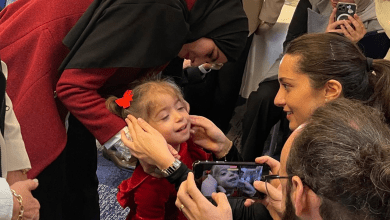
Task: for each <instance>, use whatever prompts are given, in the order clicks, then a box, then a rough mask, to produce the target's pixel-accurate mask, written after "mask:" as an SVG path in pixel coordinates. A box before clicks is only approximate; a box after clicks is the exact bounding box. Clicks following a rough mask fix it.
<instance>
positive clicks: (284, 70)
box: [275, 33, 390, 130]
mask: <svg viewBox="0 0 390 220" xmlns="http://www.w3.org/2000/svg"><path fill="white" fill-rule="evenodd" d="M278 78H279V83H280V88H279V91H278V93H277V95H276V97H275V105H277V106H280V107H283V110H284V111H285V112H287V119H288V120H289V121H290V129H291V130H294V129H296V128H297V127H298V126H299V125H300V124H302V123H303V122H305V121H306V120H307V119H308V118H309V117H310V115H311V113H312V112H313V111H314V110H315V109H316V108H317V107H319V106H322V105H323V104H324V103H325V102H327V101H331V100H333V99H336V98H338V97H344V98H348V99H357V100H360V101H363V102H364V103H366V104H368V105H373V106H375V107H378V108H379V109H381V110H382V111H383V112H384V114H385V116H386V118H387V122H388V123H389V122H390V104H389V102H390V87H389V86H390V84H389V82H390V61H386V60H381V59H375V60H373V59H371V58H367V57H365V56H364V55H363V53H362V52H361V50H360V49H359V47H358V46H357V45H356V44H354V43H352V42H351V41H350V40H348V39H347V38H345V37H343V36H339V35H338V34H333V33H325V34H307V35H304V36H302V37H299V38H297V39H295V40H293V41H292V42H291V43H290V45H289V46H288V47H287V49H286V54H285V55H284V58H283V60H282V62H281V64H280V69H279V76H278Z"/></svg>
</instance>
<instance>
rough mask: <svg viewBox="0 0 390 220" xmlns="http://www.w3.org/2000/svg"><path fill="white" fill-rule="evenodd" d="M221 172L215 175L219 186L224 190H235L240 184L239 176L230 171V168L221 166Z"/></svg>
mask: <svg viewBox="0 0 390 220" xmlns="http://www.w3.org/2000/svg"><path fill="white" fill-rule="evenodd" d="M220 167H221V168H220V170H219V172H218V173H217V174H214V175H215V177H214V178H215V179H216V180H217V182H218V185H220V186H222V187H223V188H225V189H226V188H235V187H237V184H238V174H237V173H235V172H234V171H232V170H230V166H229V165H226V166H220Z"/></svg>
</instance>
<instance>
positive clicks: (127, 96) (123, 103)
mask: <svg viewBox="0 0 390 220" xmlns="http://www.w3.org/2000/svg"><path fill="white" fill-rule="evenodd" d="M131 92H132V90H127V91H126V92H125V93H124V94H123V97H122V98H118V99H117V100H115V103H116V104H118V105H119V106H120V107H122V108H128V107H130V102H131V101H133V94H131Z"/></svg>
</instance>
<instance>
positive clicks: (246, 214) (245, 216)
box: [229, 199, 272, 220]
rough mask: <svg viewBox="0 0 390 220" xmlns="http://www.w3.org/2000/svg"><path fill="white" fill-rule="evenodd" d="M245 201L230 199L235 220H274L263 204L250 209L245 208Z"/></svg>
mask: <svg viewBox="0 0 390 220" xmlns="http://www.w3.org/2000/svg"><path fill="white" fill-rule="evenodd" d="M244 202H245V199H229V204H230V207H232V213H233V220H255V219H261V220H272V217H271V215H270V214H269V212H268V210H267V208H265V206H264V205H263V204H261V203H255V204H253V205H251V206H249V207H246V206H244Z"/></svg>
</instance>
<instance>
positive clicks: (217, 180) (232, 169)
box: [195, 164, 268, 198]
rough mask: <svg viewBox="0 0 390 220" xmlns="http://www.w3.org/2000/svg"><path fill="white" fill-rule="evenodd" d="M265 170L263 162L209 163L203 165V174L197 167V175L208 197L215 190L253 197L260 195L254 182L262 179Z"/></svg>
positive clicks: (202, 189) (233, 195)
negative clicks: (247, 163) (246, 163)
mask: <svg viewBox="0 0 390 220" xmlns="http://www.w3.org/2000/svg"><path fill="white" fill-rule="evenodd" d="M264 170H265V169H264V166H263V165H261V164H251V165H245V164H207V166H206V165H203V166H202V169H201V172H202V173H201V174H200V173H199V172H200V169H195V172H197V173H196V174H195V177H196V182H197V185H198V187H199V189H200V191H201V192H202V194H203V195H204V196H206V197H211V194H212V193H213V192H223V193H225V194H226V195H227V196H228V197H236V198H242V197H244V198H252V197H259V192H258V191H257V190H256V189H255V188H254V187H253V182H254V181H256V180H261V177H262V175H263V171H264ZM266 170H267V173H266V174H268V169H266Z"/></svg>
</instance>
